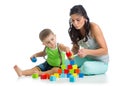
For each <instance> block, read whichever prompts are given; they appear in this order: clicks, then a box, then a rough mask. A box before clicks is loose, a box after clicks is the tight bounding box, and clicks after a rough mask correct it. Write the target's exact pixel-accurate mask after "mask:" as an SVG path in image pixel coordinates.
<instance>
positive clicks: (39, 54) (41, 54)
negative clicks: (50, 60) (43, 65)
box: [30, 51, 46, 58]
mask: <svg viewBox="0 0 120 86" xmlns="http://www.w3.org/2000/svg"><path fill="white" fill-rule="evenodd" d="M45 55H46V53H45V51H40V52H38V53H35V54H33V55H32V56H31V57H30V58H33V57H43V56H45Z"/></svg>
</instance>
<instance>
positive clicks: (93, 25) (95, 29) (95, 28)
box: [90, 22, 101, 36]
mask: <svg viewBox="0 0 120 86" xmlns="http://www.w3.org/2000/svg"><path fill="white" fill-rule="evenodd" d="M90 27H91V32H92V36H94V35H95V34H97V33H98V32H101V29H100V27H99V25H98V24H96V23H94V22H90Z"/></svg>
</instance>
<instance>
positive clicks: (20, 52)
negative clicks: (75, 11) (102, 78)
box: [0, 0, 120, 86]
mask: <svg viewBox="0 0 120 86" xmlns="http://www.w3.org/2000/svg"><path fill="white" fill-rule="evenodd" d="M118 1H119V0H43V1H42V0H1V1H0V84H2V85H5V86H7V85H10V86H13V85H14V86H15V85H16V86H21V85H31V86H33V85H39V86H40V85H42V86H43V85H45V86H46V85H50V86H56V85H59V86H60V85H62V84H65V85H69V86H70V85H72V84H74V85H76V86H77V85H97V86H98V85H99V84H100V83H99V82H98V83H95V80H94V82H92V83H88V82H87V81H84V82H83V83H80V82H76V83H72V84H71V83H69V82H66V81H65V82H64V81H63V82H61V83H57V82H55V83H50V82H48V81H47V82H45V81H42V80H33V79H31V78H30V77H28V78H25V77H23V78H18V76H17V74H16V73H15V71H14V70H13V66H14V65H15V64H17V65H18V66H19V67H20V68H21V69H28V68H32V67H34V66H35V65H37V64H39V63H41V62H43V61H44V59H43V58H39V59H38V61H37V63H32V62H31V61H30V59H29V57H30V56H31V55H32V54H34V53H36V52H38V51H40V50H42V49H43V47H44V46H43V45H42V43H41V42H40V40H39V32H40V31H41V30H42V29H44V28H50V29H52V30H53V31H54V32H55V34H56V36H57V41H58V42H60V43H64V44H65V45H68V46H69V47H71V41H70V39H69V36H68V31H67V30H68V28H69V22H68V21H69V11H70V8H71V7H73V6H74V5H78V4H82V5H83V6H84V7H85V9H86V11H87V13H88V16H89V18H90V21H92V22H95V23H97V24H98V25H99V26H100V27H101V29H102V31H103V34H104V37H105V39H106V42H107V45H108V49H109V55H110V62H109V68H108V71H107V73H106V75H107V81H106V83H102V84H100V85H105V86H107V85H108V86H110V85H111V86H113V85H116V84H119V81H118V80H119V79H117V78H119V76H120V70H119V69H120V68H119V65H120V62H119V60H120V56H119V48H120V44H119V43H120V41H119V40H120V39H119V37H120V33H119V29H120V24H119V20H120V12H119V3H118ZM89 82H90V81H89ZM96 82H97V81H96Z"/></svg>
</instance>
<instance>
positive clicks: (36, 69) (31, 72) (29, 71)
mask: <svg viewBox="0 0 120 86" xmlns="http://www.w3.org/2000/svg"><path fill="white" fill-rule="evenodd" d="M14 69H15V71H16V73H17V75H18V76H19V77H20V76H23V75H25V76H30V75H32V74H33V73H35V72H39V71H40V70H38V68H37V67H34V68H32V69H27V70H21V69H20V68H19V67H18V66H17V65H15V66H14Z"/></svg>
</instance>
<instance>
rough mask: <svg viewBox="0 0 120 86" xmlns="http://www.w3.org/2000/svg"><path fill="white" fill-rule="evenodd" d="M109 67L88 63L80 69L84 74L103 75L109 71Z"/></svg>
mask: <svg viewBox="0 0 120 86" xmlns="http://www.w3.org/2000/svg"><path fill="white" fill-rule="evenodd" d="M107 67H108V66H107V65H106V64H105V63H103V62H97V61H86V62H84V63H83V65H82V67H81V68H80V69H81V72H82V73H84V74H102V73H105V72H106V71H107Z"/></svg>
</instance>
